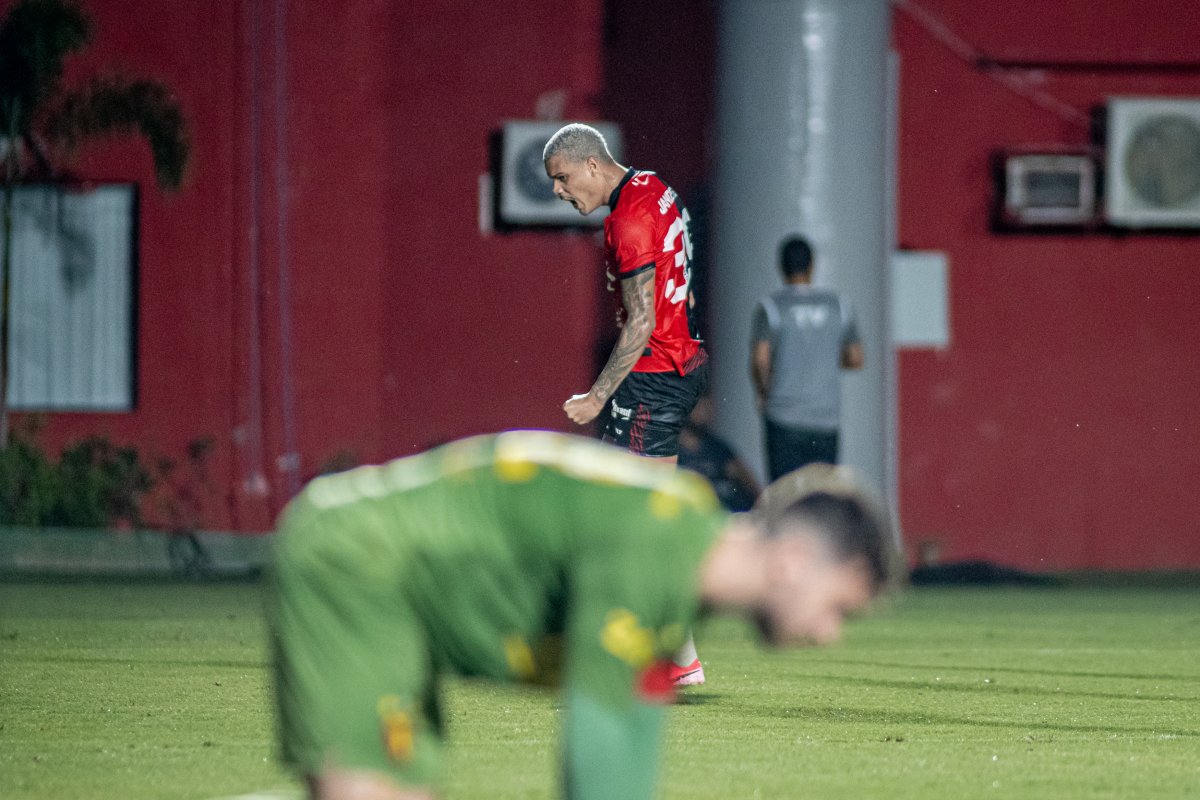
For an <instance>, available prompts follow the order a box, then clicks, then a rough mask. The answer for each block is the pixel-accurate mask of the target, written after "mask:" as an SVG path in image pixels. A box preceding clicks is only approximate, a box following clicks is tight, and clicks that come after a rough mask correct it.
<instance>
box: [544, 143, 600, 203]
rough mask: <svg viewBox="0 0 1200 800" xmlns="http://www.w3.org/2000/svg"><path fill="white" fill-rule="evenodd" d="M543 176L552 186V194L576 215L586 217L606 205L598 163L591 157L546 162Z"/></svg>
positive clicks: (561, 158)
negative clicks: (582, 159)
mask: <svg viewBox="0 0 1200 800" xmlns="http://www.w3.org/2000/svg"><path fill="white" fill-rule="evenodd" d="M546 175H547V176H549V178H550V181H551V183H552V184H553V189H554V195H555V197H557V198H558V199H559V200H562V201H564V202H567V203H570V204H571V205H572V206H574V207H575V210H576V211H578V212H579V213H580V214H585V215H586V214H590V213H592V212H593V211H595V210H596V209H597V208H599V207H600V206H602V205H604V204H605V203H607V202H608V193H607V191H606V187H605V185H604V180H603V178H601V176H600V164H599V162H597V161H596V159H595V158H588V159H586V160H584V161H568V160H567V159H566V158H565V157H564V156H562V155H553V156H550V158H548V159H546Z"/></svg>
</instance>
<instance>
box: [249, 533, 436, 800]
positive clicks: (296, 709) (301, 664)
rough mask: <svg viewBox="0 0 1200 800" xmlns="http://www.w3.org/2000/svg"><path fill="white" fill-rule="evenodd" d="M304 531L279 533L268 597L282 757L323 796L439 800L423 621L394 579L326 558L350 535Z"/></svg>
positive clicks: (317, 797)
mask: <svg viewBox="0 0 1200 800" xmlns="http://www.w3.org/2000/svg"><path fill="white" fill-rule="evenodd" d="M310 527H313V526H310ZM298 533H299V534H300V535H299V536H295V537H292V536H289V535H288V533H286V532H285V534H284V535H282V536H281V537H280V538H281V541H280V543H279V546H278V547H277V557H276V563H275V565H274V569H273V574H272V581H271V590H270V593H269V596H268V597H269V602H268V612H269V615H268V618H269V621H270V624H271V631H272V640H273V643H274V646H275V671H276V685H275V688H276V699H277V703H278V710H279V734H280V744H281V749H282V755H283V759H284V761H285V762H287V763H289V764H290V765H291V766H293V767H294V768H295V769H296V770H297V771H298V772H299V773H300V774H302V775H304V776H305V777H306V779H307V780H308V783H309V787H310V792H311V796H312V797H313V798H314V800H350V799H352V798H353V799H354V800H357V798H387V799H388V800H400V799H401V798H403V800H416V798H430V797H433V789H432V787H433V786H434V785H435V782H436V781H437V779H438V778H439V777H440V774H441V767H442V760H443V750H444V746H443V743H442V741H441V736H440V720H439V719H436V718H433V719H431V718H430V716H429V714H428V709H429V707H430V704H429V702H428V700H427V698H428V696H429V694H430V692H431V691H432V685H433V669H432V665H431V659H430V656H429V652H428V645H427V642H426V638H425V634H424V632H423V630H422V628H421V625H420V623H419V621H418V620H417V618H416V616H415V615H414V614H413V613H412V612H411V611H410V610H409V609H408V608H406V607H405V606H404V604H403V603H401V602H400V601H399V600H398V598H397V592H396V590H395V579H394V578H392V577H390V576H388V575H385V574H379V573H375V574H372V573H371V571H370V570H363V571H356V570H354V569H353V568H352V565H351V564H350V562H352V559H350V558H347V557H346V555H345V553H342V554H341V555H340V556H339V555H338V554H337V553H328V552H322V551H323V549H324V548H325V547H333V548H337V546H338V545H339V544H344V538H343V537H339V536H336V535H328V534H329V533H330V532H329V531H319V532H316V533H317V535H306V532H303V531H301V532H298ZM307 533H308V534H311V533H313V532H312V531H309V532H307ZM320 534H325V535H320ZM292 539H296V540H297V541H291V540H292ZM305 539H307V541H305ZM322 540H323V541H322ZM330 565H337V567H336V569H335V568H331V566H330Z"/></svg>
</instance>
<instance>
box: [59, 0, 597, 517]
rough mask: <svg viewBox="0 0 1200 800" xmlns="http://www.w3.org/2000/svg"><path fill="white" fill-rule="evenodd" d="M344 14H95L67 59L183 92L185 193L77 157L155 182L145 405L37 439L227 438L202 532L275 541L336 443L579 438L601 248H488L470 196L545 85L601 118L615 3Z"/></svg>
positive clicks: (292, 9)
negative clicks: (536, 434) (291, 503)
mask: <svg viewBox="0 0 1200 800" xmlns="http://www.w3.org/2000/svg"><path fill="white" fill-rule="evenodd" d="M335 5H337V6H338V7H337V8H334V7H331V6H330V5H329V4H313V3H308V4H296V3H283V2H278V3H277V2H275V1H274V0H257V1H256V0H238V1H237V2H229V3H218V4H203V3H201V4H188V3H184V4H163V3H159V2H154V1H153V0H128V1H127V2H121V3H105V2H92V3H88V4H87V7H88V10H89V12H90V13H91V14H92V15H93V17H94V19H95V22H96V34H97V35H96V42H95V44H94V45H93V46H92V47H91V48H90V49H89V51H88V53H87V55H86V56H83V57H80V58H78V59H76V61H75V62H73V63H72V65H71V73H72V75H73V76H75V75H82V74H86V73H88V72H90V71H92V70H94V69H96V68H99V67H102V66H104V65H120V66H121V67H123V68H124V69H126V70H127V71H128V72H130V73H134V74H145V75H151V76H154V77H157V78H159V79H161V80H163V81H165V82H167V83H168V84H169V85H171V86H172V87H173V88H174V89H175V91H176V93H177V95H178V97H179V99H180V101H181V103H182V104H183V106H184V107H185V109H186V111H187V114H188V117H189V119H190V120H191V123H192V131H193V139H194V161H193V164H192V168H191V172H190V175H189V177H188V180H187V184H186V186H185V187H184V189H183V191H181V192H180V193H179V194H178V195H174V196H163V195H161V194H160V193H158V192H157V191H156V190H155V188H154V186H153V177H152V172H151V166H150V159H149V155H148V153H147V152H146V150H145V148H144V147H143V146H142V145H141V144H140V143H113V144H100V145H94V146H90V147H89V148H87V149H86V150H85V151H84V152H83V153H82V154H81V157H80V159H79V161H78V162H77V163H76V165H75V167H74V168H75V170H76V171H77V172H78V173H80V174H81V175H84V176H87V177H94V178H107V177H112V178H121V179H136V180H138V181H139V182H140V184H141V185H142V205H141V212H142V213H141V220H140V223H141V231H142V236H141V243H140V245H141V262H140V284H139V291H140V298H141V302H140V306H139V314H140V336H139V348H138V350H139V351H138V358H139V370H138V393H139V404H138V408H137V410H136V411H134V412H133V413H129V414H106V415H99V414H55V415H51V416H50V417H49V418H48V420H47V427H46V429H45V431H44V433H43V436H42V439H43V442H44V443H45V444H46V445H47V446H49V447H57V446H59V445H61V444H62V443H64V442H66V441H68V440H71V439H74V438H77V437H79V436H82V435H85V434H87V433H92V432H100V433H105V434H108V435H110V436H112V437H113V438H114V439H116V440H119V441H128V442H133V443H136V444H137V445H138V446H139V447H140V448H141V449H142V450H143V451H145V452H147V453H160V454H165V455H169V456H171V457H173V458H176V459H181V458H182V457H183V453H184V448H185V445H186V443H187V442H188V441H189V440H191V439H194V438H196V437H200V436H206V435H212V436H215V437H216V443H217V447H216V453H215V456H214V459H213V461H212V464H211V466H212V470H213V475H214V483H215V492H214V494H213V496H212V498H211V499H210V502H209V503H208V509H207V510H208V517H209V518H208V519H206V520H205V521H204V522H205V524H206V526H208V527H215V528H223V527H234V528H238V529H242V530H264V529H267V528H269V527H270V525H271V519H272V517H273V514H274V513H275V511H276V510H277V509H278V507H279V506H280V505H281V504H282V502H283V501H285V500H286V498H287V496H288V494H289V492H290V490H291V487H292V486H294V485H296V482H297V481H299V480H302V479H304V478H306V477H308V476H311V475H312V474H314V473H315V472H317V471H318V470H319V469H320V467H321V466H322V464H323V463H325V462H327V461H328V460H329V459H331V458H332V457H335V456H337V455H338V454H339V453H343V452H349V453H352V454H353V455H354V457H355V458H357V459H359V460H378V459H383V458H387V457H390V456H395V455H401V454H404V453H409V452H412V451H414V450H416V449H418V448H419V447H421V446H422V445H425V444H428V443H431V442H435V441H440V440H445V439H449V438H453V437H456V436H461V435H466V434H470V433H475V432H480V431H487V430H495V429H500V428H508V427H535V426H536V427H551V428H565V427H566V426H567V425H569V423H568V422H567V421H566V419H565V417H564V416H563V414H562V411H561V405H562V402H563V401H564V400H565V399H566V398H567V397H568V396H569V395H570V394H572V393H574V392H578V391H583V390H584V389H586V388H587V386H588V384H589V382H590V380H591V378H592V377H593V376H592V375H591V372H592V362H593V354H592V348H593V344H592V342H593V338H594V335H595V329H596V327H597V325H598V321H597V319H596V314H597V313H598V311H597V306H598V304H597V303H596V287H597V284H598V283H599V281H600V278H599V277H598V275H597V273H598V271H599V270H600V261H599V254H598V250H597V247H596V245H595V242H594V241H593V239H592V237H590V236H588V235H556V234H548V233H519V234H513V235H488V234H481V233H480V231H479V226H478V221H477V220H478V188H477V187H478V176H479V175H480V174H482V173H485V172H487V171H488V136H489V133H490V132H491V131H492V130H493V129H495V128H497V127H498V126H499V125H500V124H501V123H502V122H503V121H504V120H506V119H521V118H532V117H533V116H534V115H535V103H536V100H537V98H538V96H539V95H540V94H541V93H543V92H546V91H550V90H555V89H562V90H565V91H566V96H567V103H566V113H567V114H568V115H571V116H576V117H581V118H595V117H596V116H597V115H598V113H599V112H598V110H597V109H596V107H595V104H594V103H595V98H596V97H597V96H598V94H599V82H600V45H599V37H600V31H601V6H600V2H599V0H573V2H566V3H564V2H549V1H548V0H535V1H534V2H527V3H522V4H520V5H519V7H513V8H512V9H510V10H509V11H507V12H506V13H505V15H504V16H503V17H502V18H501V17H500V16H499V15H498V14H497V13H496V11H495V9H494V8H493V7H492V6H490V5H488V4H480V3H471V2H438V3H394V2H390V0H347V2H343V3H340V4H335ZM280 9H282V10H283V24H284V28H283V33H282V35H278V34H279V28H278V27H277V22H278V20H279V17H278V12H279V11H280ZM279 64H282V65H283V67H284V72H283V73H282V74H281V73H279V72H278V71H277V69H276V66H277V65H279ZM281 78H282V80H283V84H282V86H283V90H282V91H279V89H280V83H279V80H280V79H281ZM255 125H257V128H256V127H255ZM255 130H257V134H258V140H257V145H255V144H254V142H253V141H252V137H253V135H254V131H255ZM280 133H282V137H280V136H279V135H278V134H280ZM281 146H282V147H281ZM280 187H282V189H283V192H282V195H283V196H282V201H283V205H282V206H281V205H280V201H281V192H279V191H278V189H279V188H280ZM281 209H282V210H283V211H284V212H285V213H283V214H281V213H280V212H281ZM255 223H257V227H255ZM281 244H282V245H283V246H282V248H281ZM281 253H282V255H283V256H284V260H283V262H282V264H281V258H280V256H281ZM255 254H256V256H257V257H255ZM281 266H282V267H283V270H284V271H281ZM255 269H257V271H258V276H259V277H258V283H257V287H256V286H255V283H254V281H253V280H252V274H253V272H254V270H255ZM281 277H282V278H283V280H281ZM285 304H286V305H285ZM256 349H257V351H258V352H259V353H260V354H261V357H260V359H259V360H260V364H259V366H258V368H257V372H256V370H255V367H254V361H255V359H254V352H255V350H256ZM256 375H257V376H258V377H257V379H256V377H255V376H256ZM289 381H290V397H289V395H288V389H289V383H288V382H289ZM256 406H257V407H259V408H261V413H260V414H258V415H256V414H255V412H254V409H255V407H256ZM289 407H290V409H291V414H290V417H289V414H288V409H289ZM291 448H294V451H295V452H296V454H297V462H296V469H295V471H294V473H292V472H289V470H288V464H289V461H288V460H287V459H286V458H284V457H285V456H286V455H287V454H288V453H289V451H290V449H291ZM256 471H261V473H262V474H263V475H264V477H265V479H266V483H265V485H264V486H263V487H261V488H263V489H265V491H261V490H260V489H258V488H256V487H255V486H254V484H253V482H252V481H250V480H249V479H250V478H251V477H252V476H253V475H254V474H255V472H256Z"/></svg>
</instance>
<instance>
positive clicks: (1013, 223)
mask: <svg viewBox="0 0 1200 800" xmlns="http://www.w3.org/2000/svg"><path fill="white" fill-rule="evenodd" d="M1000 161H1001V163H1000V165H999V166H1000V171H999V178H1000V180H1001V184H1002V190H1001V193H1000V195H1001V197H1000V199H1001V202H1000V204H999V208H998V210H999V212H1000V213H999V219H998V222H999V223H1000V226H1001V227H1004V228H1055V227H1064V226H1067V227H1078V226H1086V225H1091V224H1093V223H1094V222H1095V221H1096V162H1095V161H1094V160H1093V158H1092V156H1091V155H1089V154H1088V153H1082V152H1075V153H1068V152H1058V153H1050V152H1035V153H1011V152H1009V153H1002V154H1001V156H1000Z"/></svg>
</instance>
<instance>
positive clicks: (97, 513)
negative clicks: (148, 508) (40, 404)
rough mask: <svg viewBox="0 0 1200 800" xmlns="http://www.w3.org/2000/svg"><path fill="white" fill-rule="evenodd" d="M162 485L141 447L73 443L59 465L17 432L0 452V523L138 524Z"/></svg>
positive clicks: (102, 441)
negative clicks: (144, 503)
mask: <svg viewBox="0 0 1200 800" xmlns="http://www.w3.org/2000/svg"><path fill="white" fill-rule="evenodd" d="M156 483H157V478H156V477H155V475H154V474H153V473H152V472H151V471H150V470H149V469H148V468H147V467H146V466H145V465H144V464H143V463H142V460H141V457H140V456H139V455H138V451H137V450H136V449H135V448H132V447H118V446H116V445H114V444H113V443H112V442H111V441H109V440H108V439H107V438H106V437H103V436H89V437H87V438H86V439H83V440H81V441H79V442H75V443H73V444H70V445H68V446H67V447H65V448H63V451H62V453H61V454H60V456H59V460H58V462H57V463H54V462H52V461H51V460H50V459H49V458H47V457H46V455H45V454H44V453H43V452H42V451H41V449H40V448H39V447H38V446H37V444H36V443H35V442H34V441H33V438H32V436H31V435H30V434H28V433H26V434H20V433H14V435H13V436H12V438H11V439H10V441H9V445H8V447H6V448H4V449H3V450H0V525H30V526H64V527H93V528H94V527H103V526H107V525H120V524H127V525H130V526H137V525H140V524H141V523H142V516H141V511H140V507H141V501H142V498H143V497H144V496H145V495H146V494H147V493H148V492H150V491H151V490H152V489H153V488H154V486H155V485H156Z"/></svg>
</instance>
